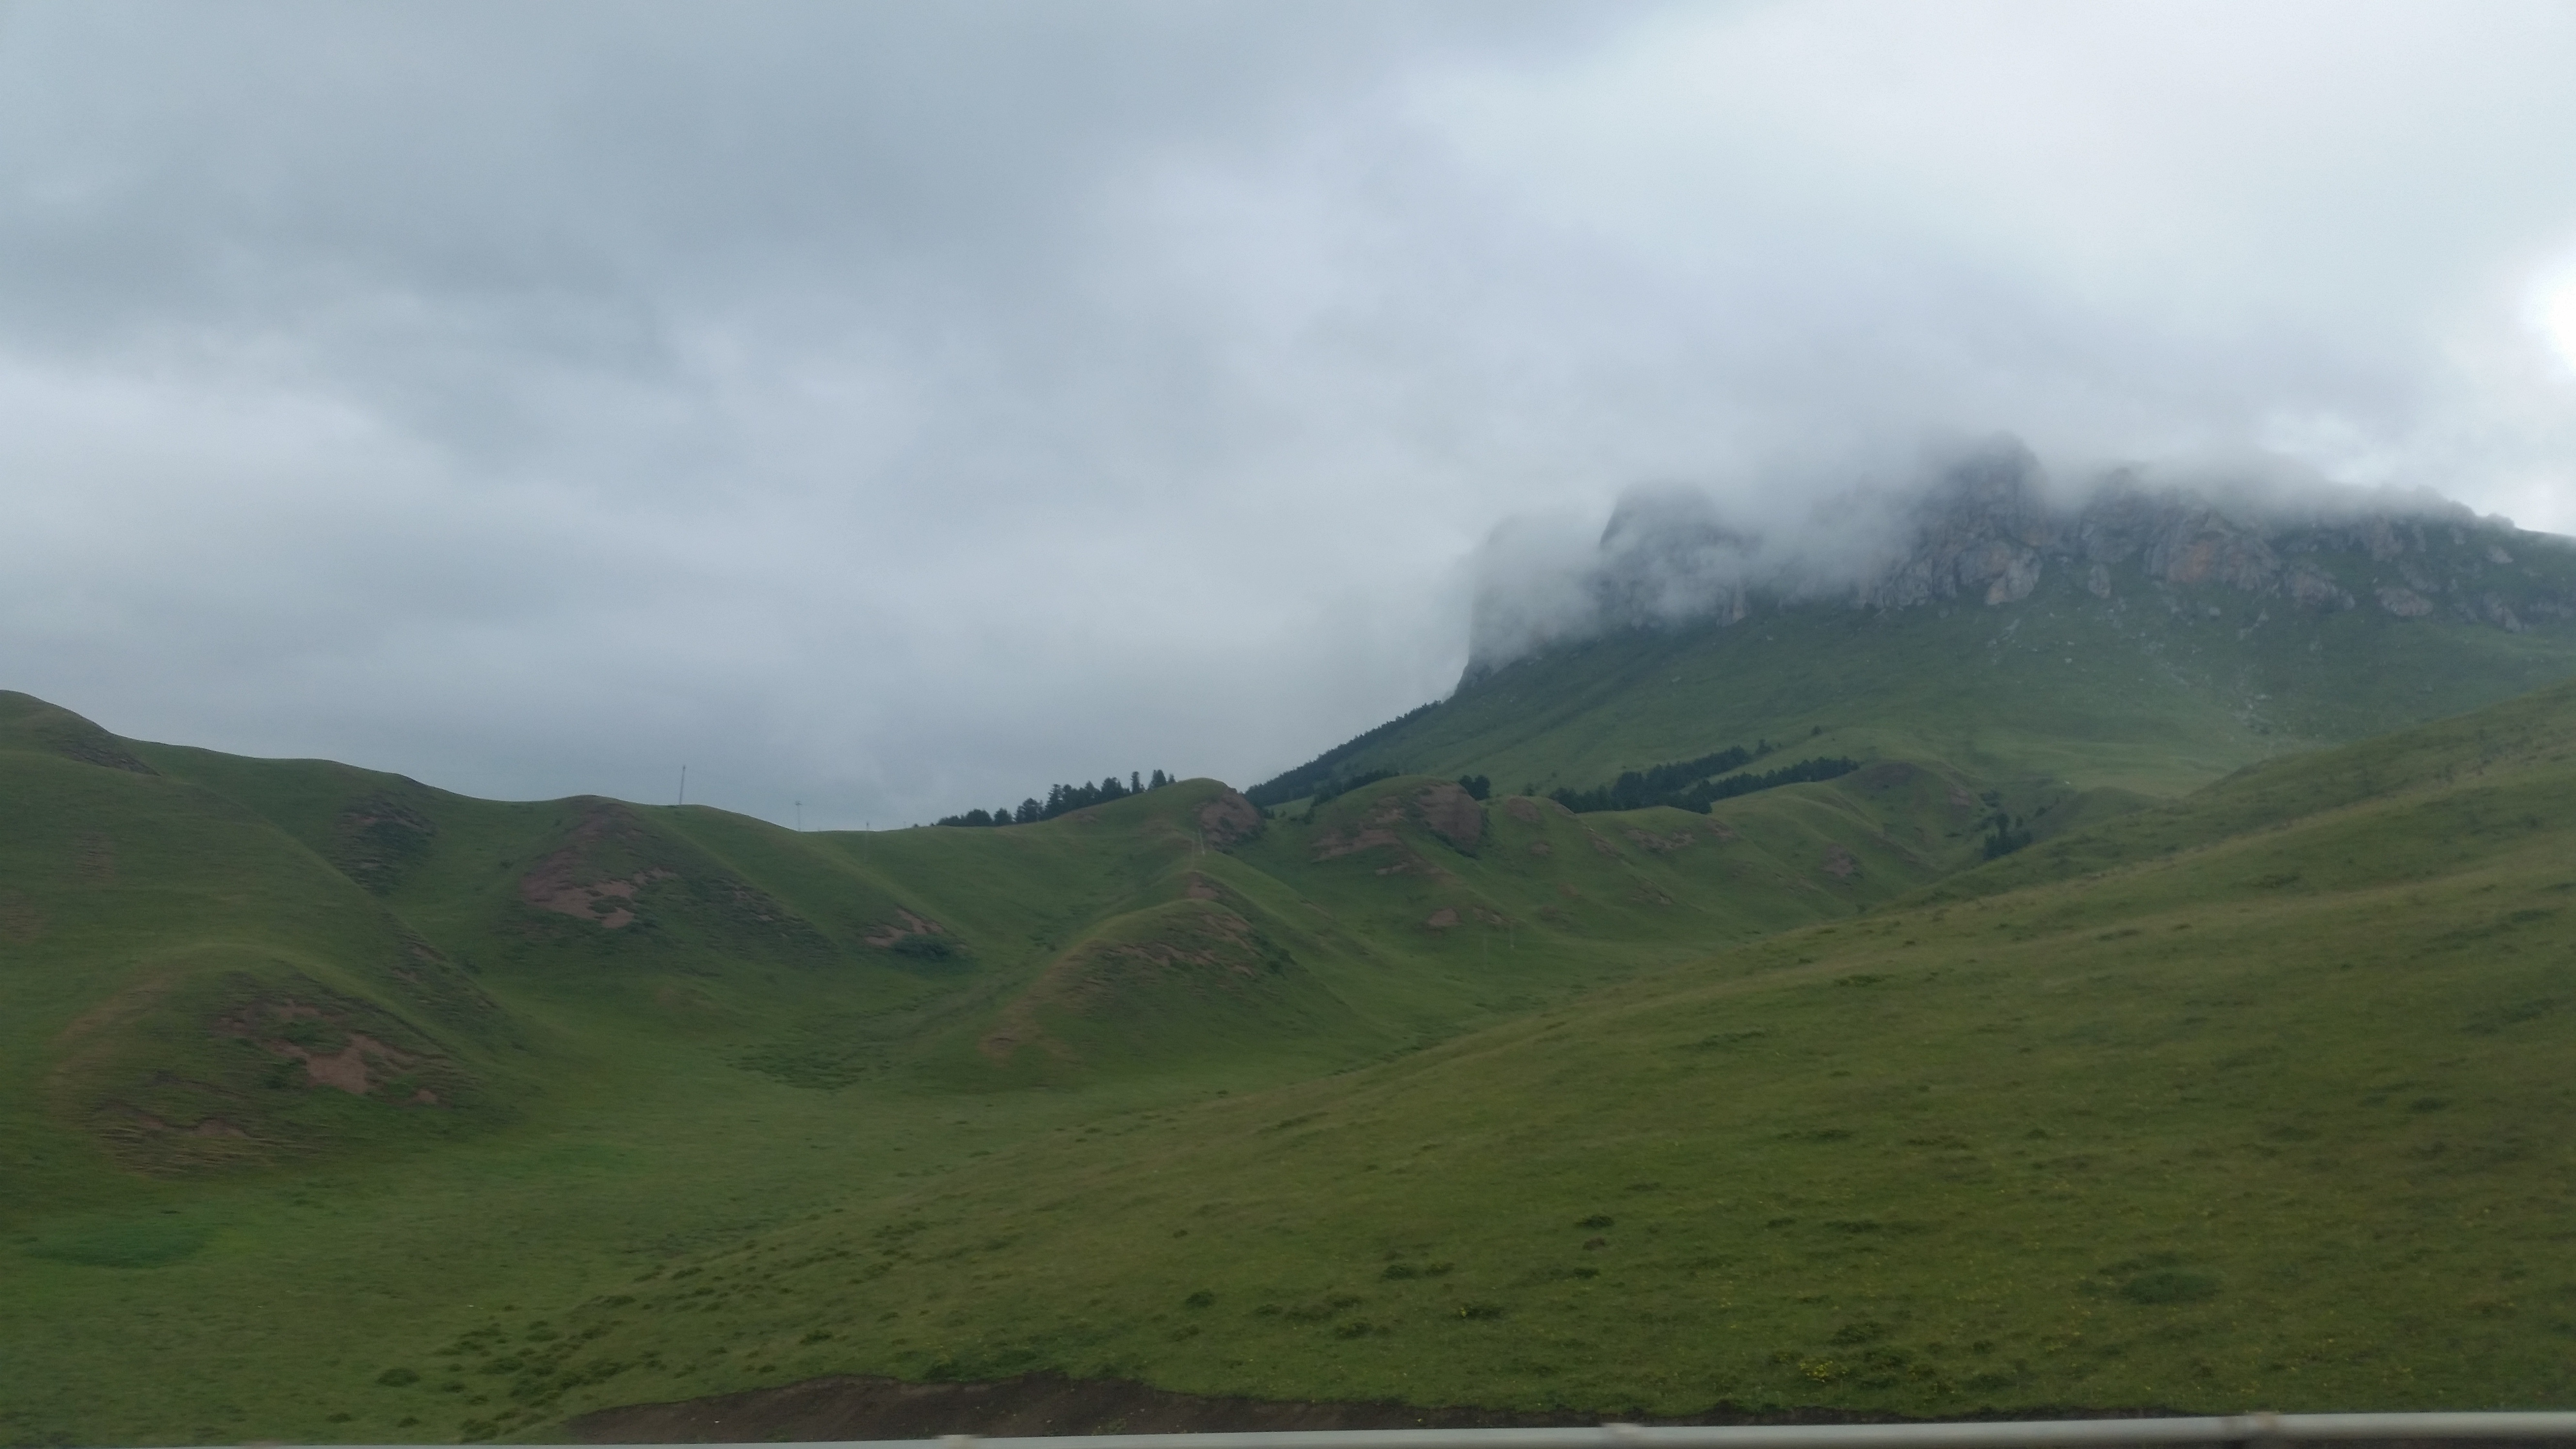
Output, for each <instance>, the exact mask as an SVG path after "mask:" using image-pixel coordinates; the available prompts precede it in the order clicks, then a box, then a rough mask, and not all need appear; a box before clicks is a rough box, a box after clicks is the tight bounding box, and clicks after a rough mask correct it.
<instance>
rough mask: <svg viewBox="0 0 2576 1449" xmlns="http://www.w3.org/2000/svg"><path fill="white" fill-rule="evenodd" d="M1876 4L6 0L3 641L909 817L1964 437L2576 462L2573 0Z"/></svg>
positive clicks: (1249, 734)
mask: <svg viewBox="0 0 2576 1449" xmlns="http://www.w3.org/2000/svg"><path fill="white" fill-rule="evenodd" d="M1869 13H1870V14H1871V15H1872V16H1874V17H1876V18H1875V19H1873V20H1872V21H1871V22H1870V23H1869V24H1866V25H1864V24H1858V23H1855V14H1854V12H1851V11H1849V10H1847V9H1846V8H1844V7H1842V6H1839V5H1835V4H1824V3H1818V4H1808V5H1787V6H1782V5H1755V6H1737V7H1698V6H1689V7H1664V6H1637V7H1624V8H1622V7H1599V6H1571V5H1525V6H1510V7H1496V6H1490V5H1421V6H1405V5H1385V4H1351V5H1344V6H1302V5H1301V6H1279V7H1249V6H1223V7H1220V6H1205V5H1195V4H1128V5H1093V6H1083V7H1067V6H1061V5H1054V4H1037V3H1010V4H1000V3H983V4H961V5H941V6H912V5H892V4H880V5H857V6H851V5H819V4H817V5H808V4H787V3H779V4H769V5H760V6H729V7H711V6H710V7H698V6H686V5H592V4H571V3H563V4H551V5H517V4H513V5H498V4H463V5H441V6H434V7H428V6H424V7H402V6H390V5H388V6H367V5H345V4H295V3H260V4H240V5H228V6H222V7H215V6H202V5H114V4H82V5H55V4H37V5H26V4H20V5H16V6H13V7H10V8H7V9H0V489H5V490H6V494H7V498H8V501H9V503H10V505H11V517H12V526H11V528H10V529H9V530H8V531H7V532H6V533H0V672H5V674H6V676H7V677H6V679H5V680H0V683H6V684H9V685H11V686H14V687H21V688H30V689H34V690H36V691H37V692H39V693H46V694H51V695H54V696H57V697H59V698H61V699H62V700H63V702H64V703H66V704H69V705H72V706H73V707H75V708H81V709H85V710H88V711H90V712H93V713H95V714H98V715H99V716H101V717H102V718H103V719H104V721H105V722H106V723H108V724H109V725H111V726H112V727H115V728H118V729H121V730H126V731H129V732H133V733H140V734H147V735H159V736H162V737H168V738H181V739H189V740H197V741H202V742H205V743H209V744H213V745H217V746H221V747H226V748H234V749H243V750H250V751H254V752H264V753H314V754H330V755H336V756H340V757H343V758H351V759H355V760H357V761H358V762H360V763H366V764H371V765H377V766H381V767H388V768H397V769H402V770H405V771H408V772H410V773H413V774H416V775H420V776H422V777H424V778H428V779H431V780H433V781H434V782H436V783H440V784H445V785H451V786H454V787H456V788H462V789H471V790H477V791H482V792H488V793H501V794H514V795H543V794H556V793H564V792H569V791H574V790H601V791H608V792H613V793H623V794H628V795H634V796H638V797H643V798H657V797H659V795H661V794H663V793H666V792H667V788H668V782H669V780H670V779H671V777H672V776H674V775H675V774H676V767H677V765H678V764H679V763H680V762H681V761H682V760H686V761H688V762H689V763H690V764H691V766H692V779H693V780H695V781H702V782H703V784H702V787H701V789H702V790H703V792H704V793H703V794H702V796H701V798H706V799H709V800H712V801H714V802H716V803H722V804H728V805H733V806H735V807H737V808H743V809H748V810H752V811H755V812H757V813H760V814H764V815H767V816H769V817H770V818H773V819H783V818H786V817H787V816H788V814H789V812H790V810H791V808H792V804H793V802H794V801H796V800H798V799H802V800H804V801H805V802H806V805H807V808H806V811H805V816H806V819H807V820H808V821H809V822H826V823H856V822H857V821H859V820H862V819H868V820H874V821H876V822H877V823H879V824H884V823H887V822H888V821H890V820H895V821H900V820H909V819H916V818H927V817H929V816H931V815H935V814H937V813H941V812H944V811H947V810H952V809H958V808H962V807H964V806H967V805H971V804H979V803H980V804H985V805H990V804H991V803H993V802H994V801H997V800H999V799H1002V798H1005V797H1008V798H1017V796H1018V795H1020V794H1024V793H1027V792H1028V791H1030V790H1032V789H1036V788H1040V787H1042V786H1043V785H1044V784H1046V783H1047V782H1048V781H1050V780H1054V779H1069V778H1073V777H1075V776H1090V777H1096V776H1097V775H1099V774H1100V773H1102V772H1104V771H1107V770H1110V769H1117V770H1121V771H1124V770H1127V769H1136V768H1146V769H1150V768H1155V767H1165V768H1172V769H1177V770H1182V771H1185V772H1202V771H1204V772H1213V773H1218V774H1223V775H1227V776H1229V777H1232V778H1236V779H1238V780H1245V779H1250V778H1254V777H1257V776H1259V775H1263V774H1266V773H1268V772H1270V771H1272V770H1275V769H1276V768H1278V767H1279V766H1281V765H1283V764H1285V763H1290V762H1293V760H1295V759H1297V758H1301V757H1303V756H1304V755H1306V754H1309V753H1311V752H1312V751H1313V749H1315V748H1316V747H1318V746H1319V745H1320V744H1323V743H1329V742H1330V741H1331V740H1333V739H1337V738H1341V737H1344V736H1347V735H1348V734H1350V733H1353V732H1355V731H1356V730H1357V729H1359V728H1363V727H1365V726H1367V725H1369V724H1373V723H1375V722H1377V721H1378V720H1379V719H1382V718H1384V717H1386V716H1388V715H1390V714H1392V713H1394V712H1396V711H1398V710H1400V709H1402V708H1405V707H1407V706H1409V705H1411V704H1413V703H1417V702H1419V701H1420V700H1421V699H1422V698H1425V697H1428V696H1430V695H1432V694H1436V693H1438V692H1439V691H1440V690H1441V689H1443V688H1445V687H1446V685H1447V683H1448V682H1449V681H1450V680H1452V679H1454V678H1455V677H1456V676H1457V673H1458V671H1459V669H1460V668H1461V666H1462V665H1463V664H1464V663H1465V662H1466V660H1467V658H1468V657H1469V651H1470V648H1471V647H1472V648H1473V649H1474V650H1475V651H1477V653H1478V654H1479V656H1482V655H1483V654H1486V653H1489V652H1492V651H1493V650H1496V649H1502V648H1520V647H1527V645H1528V644H1529V643H1530V642H1532V641H1535V640H1540V639H1543V638H1546V637H1552V636H1559V635H1562V634H1564V633H1566V632H1567V631H1569V630H1580V629H1588V628H1597V627H1601V626H1603V624H1604V623H1605V622H1611V621H1619V620H1628V619H1648V618H1663V617H1669V616H1674V615H1677V614H1681V613H1687V612H1689V611H1691V610H1694V609H1702V608H1706V607H1711V606H1712V605H1711V603H1710V601H1712V600H1717V599H1721V598H1723V597H1725V596H1726V595H1727V591H1728V590H1731V589H1735V588H1738V587H1740V586H1742V585H1743V583H1744V581H1745V580H1747V579H1750V580H1754V581H1757V582H1762V583H1763V586H1765V587H1774V586H1783V580H1784V579H1786V578H1787V577H1788V575H1787V574H1784V573H1783V572H1782V570H1784V569H1792V566H1793V565H1794V568H1795V569H1806V570H1809V571H1821V572H1823V573H1831V572H1832V571H1833V570H1835V569H1846V570H1847V569H1848V568H1849V567H1850V565H1849V563H1848V559H1849V558H1851V557H1858V556H1861V555H1865V554H1868V553H1869V551H1870V550H1871V549H1873V548H1878V547H1881V546H1882V543H1881V541H1880V540H1879V534H1880V533H1883V532H1884V531H1885V530H1886V529H1888V528H1892V527H1894V526H1895V525H1894V523H1893V522H1891V521H1890V520H1892V519H1894V518H1895V517H1896V516H1897V515H1895V514H1893V513H1891V512H1889V510H1888V509H1887V508H1886V507H1885V506H1881V504H1883V501H1884V500H1883V499H1882V500H1881V504H1872V505H1870V506H1868V507H1863V508H1857V509H1856V508H1854V507H1852V506H1849V504H1848V503H1847V502H1846V500H1849V499H1852V498H1854V497H1870V498H1876V497H1878V496H1879V495H1881V494H1886V493H1888V492H1889V491H1890V490H1891V489H1893V488H1895V487H1896V485H1897V484H1899V483H1901V482H1902V481H1903V480H1904V479H1906V478H1908V477H1911V476H1912V473H1911V472H1910V471H1909V470H1911V469H1913V468H1914V467H1915V466H1916V464H1915V459H1916V458H1917V456H1918V453H1919V450H1920V448H1921V446H1922V444H1921V439H1922V438H1923V437H1925V436H1926V435H1927V434H1935V435H1937V434H1940V433H1942V432H1943V430H1953V431H1957V432H1962V433H1965V434H1968V435H1975V434H1979V433H1982V432H1984V431H1986V430H1989V429H1993V428H1999V427H2000V428H2011V429H2014V430H2016V431H2018V432H2020V433H2022V434H2023V435H2024V436H2026V437H2028V438H2029V439H2030V440H2031V442H2032V444H2033V445H2034V446H2035V447H2036V448H2038V450H2039V451H2040V452H2041V453H2042V454H2043V455H2045V456H2047V457H2049V458H2050V459H2051V460H2052V463H2055V464H2058V465H2059V466H2058V467H2057V468H2056V471H2057V473H2058V474H2059V475H2060V476H2065V477H2079V476H2089V474H2090V472H2092V471H2097V470H2098V468H2099V467H2100V466H2101V465H2104V464H2107V463H2109V462H2113V461H2118V460H2127V459H2138V458H2160V457H2168V456H2176V455H2183V454H2218V453H2230V450H2233V452H2232V453H2230V456H2235V455H2242V454H2266V453H2268V454H2272V455H2281V456H2287V457H2289V458H2292V459H2294V460H2298V461H2301V462H2303V463H2304V464H2305V465H2307V466H2310V467H2312V468H2316V469H2320V470H2323V471H2325V472H2328V473H2332V474H2334V475H2336V476H2338V477H2344V478H2348V479H2352V480H2358V481H2363V482H2390V483H2397V484H2409V485H2412V484H2434V485H2438V486H2440V487H2442V488H2444V489H2446V490H2447V491H2451V492H2454V493H2458V494H2461V495H2462V496H2469V497H2471V498H2473V499H2474V500H2477V501H2478V502H2479V504H2480V506H2482V507H2498V506H2506V505H2508V504H2510V505H2511V507H2512V508H2513V509H2514V510H2516V511H2521V512H2525V513H2532V512H2533V511H2534V510H2535V509H2536V510H2537V515H2536V517H2532V518H2526V521H2539V522H2543V523H2547V522H2552V521H2564V520H2569V519H2576V507H2571V506H2569V505H2568V504H2566V503H2564V502H2562V501H2561V500H2562V499H2563V497H2564V490H2565V489H2566V487H2567V486H2568V480H2567V477H2566V465H2565V459H2566V458H2567V457H2570V456H2576V422H2571V420H2570V414H2569V406H2568V398H2567V392H2566V388H2565V386H2563V385H2562V384H2561V383H2560V382H2558V381H2556V380H2555V375H2554V374H2553V375H2550V376H2547V377H2544V376H2543V375H2542V374H2541V373H2540V372H2539V371H2537V370H2535V368H2534V367H2533V366H2528V365H2526V364H2527V363H2529V362H2530V361H2531V359H2530V358H2529V357H2526V356H2525V353H2526V352H2528V351H2529V348H2528V345H2527V344H2528V338H2527V337H2525V336H2524V334H2523V332H2522V331H2519V330H2517V329H2520V328H2523V327H2524V325H2525V324H2524V323H2522V322H2521V321H2520V320H2518V319H2519V317H2520V315H2521V314H2520V312H2518V311H2517V310H2516V309H2517V308H2520V307H2521V306H2522V302H2521V299H2520V296H2519V294H2518V293H2516V292H2515V291H2514V288H2515V287H2517V286H2520V285H2521V282H2520V281H2518V280H2517V279H2519V278H2521V277H2524V276H2525V275H2527V274H2531V273H2533V272H2534V270H2535V269H2537V268H2540V267H2541V266H2542V264H2543V263H2545V262H2547V261H2549V259H2550V258H2551V257H2553V256H2555V255H2557V253H2556V252H2554V251H2553V250H2552V249H2553V248H2576V162H2571V161H2570V160H2569V158H2568V154H2567V153H2566V151H2565V148H2564V147H2563V146H2559V145H2557V144H2556V143H2555V140H2554V138H2555V137H2558V136H2562V135H2564V134H2567V133H2568V131H2569V130H2570V129H2576V102H2571V101H2569V100H2568V99H2567V98H2566V97H2567V92H2566V88H2565V87H2564V86H2563V85H2560V84H2558V77H2559V76H2560V75H2562V74H2563V72H2564V69H2565V66H2564V64H2563V63H2562V62H2564V61H2567V60H2576V44H2572V43H2571V41H2570V37H2569V35H2568V33H2567V31H2568V27H2567V26H2566V24H2565V23H2564V21H2563V20H2562V19H2558V18H2553V16H2554V12H2545V11H2533V12H2522V11H2512V10H2509V9H2497V10H2493V11H2488V12H2482V13H2481V15H2480V16H2478V17H2476V18H2474V19H2455V18H2452V17H2450V16H2449V15H2447V14H2444V15H2441V16H2436V15H2435V13H2434V12H2432V11H2429V10H2428V11H2423V12H2415V11H2406V10H2372V11H2368V12H2353V11H2351V10H2349V9H2348V8H2345V7H2312V8H2301V7H2296V6H2292V7H2286V8H2283V9H2279V10H2267V11H2265V12H2262V13H2261V14H2259V15H2253V16H2243V17H2240V15H2239V13H2238V12H2235V11H2232V10H2229V11H2213V12H2210V13H2209V14H2208V15H2206V16H2203V17H2202V18H2201V19H2200V20H2198V21H2194V22H2192V23H2191V24H2189V25H2181V26H2179V27H2177V25H2176V22H2173V21H2171V20H2169V19H2168V18H2166V11H2165V9H2164V7H2135V8H2124V7H2100V8H2097V9H2094V10H2091V11H2089V12H2088V13H2087V16H2086V17H2084V18H2070V17H2068V16H2067V15H2066V14H2065V12H2062V11H2059V10H2057V9H2056V8H2054V7H2046V6H2018V7H2017V6H2011V5H2001V6H1994V5H1989V6H1976V5H1970V6H1962V7H1941V8H1939V9H1937V10H1936V9H1934V8H1932V7H1925V8H1923V9H1921V10H1911V9H1906V8H1903V7H1898V8H1895V9H1885V10H1874V11H1871V12H1869ZM2283 17H2288V18H2286V19H2285V18H2283ZM2159 27H2162V28H2163V29H2164V30H2170V29H2176V28H2179V29H2182V30H2186V31H2191V32H2192V35H2191V44H2190V45H2189V46H2185V45H2183V44H2182V43H2181V42H2180V41H2179V40H2173V39H2169V38H2168V39H2160V38H2159V36H2161V35H2162V30H2160V29H2159ZM2401 81H2402V83H2403V90H2404V93H2405V94H2407V95H2409V96H2410V97H2411V98H2412V100H2411V104H2410V106H2409V107H2408V108H2407V113H2406V116H2405V118H2404V122H2405V124H2404V125H2403V126H2402V127H2401V126H2398V124H2397V122H2396V121H2395V120H2393V119H2391V118H2390V116H2389V115H2388V114H2386V113H2387V112H2389V111H2390V109H2391V108H2388V107H2386V106H2385V105H2384V96H2385V95H2386V94H2388V93H2390V91H2389V87H2390V86H2391V85H2393V84H2397V83H2399V82H2401ZM2185 92H2188V93H2189V94H2190V95H2191V96H2192V97H2193V100H2192V103H2191V104H2190V105H2189V106H2181V105H2177V104H2173V103H2171V100H2170V98H2171V97H2172V96H2174V95H2176V94H2180V93H2185ZM2554 228H2566V230H2563V231H2562V230H2554ZM2500 299H2501V300H2500ZM2230 466H2233V465H2232V464H2231V465H2230ZM1651 480H1679V482H1678V483H1677V484H1668V485H1666V491H1665V492H1663V493H1661V494H1659V495H1653V497H1659V498H1660V499H1661V500H1662V501H1660V502H1655V501H1652V499H1651V498H1650V497H1649V496H1648V495H1643V494H1641V495H1638V496H1637V497H1636V498H1634V499H1632V500H1631V502H1630V503H1629V505H1628V506H1627V507H1626V509H1625V511H1624V512H1622V513H1620V514H1619V517H1620V519H1621V520H1622V521H1621V522H1620V523H1619V524H1618V525H1617V526H1616V527H1615V528H1613V529H1612V530H1611V539H1612V547H1611V555H1610V557H1611V560H1612V563H1611V565H1610V566H1609V567H1608V568H1607V571H1606V572H1603V573H1601V574H1600V576H1599V577H1598V578H1597V579H1592V576H1591V575H1590V574H1589V573H1587V570H1588V569H1590V568H1591V566H1592V563H1593V562H1594V561H1595V553H1594V550H1595V545H1596V541H1597V539H1598V537H1599V535H1600V533H1601V530H1602V527H1603V522H1602V521H1603V520H1605V519H1607V518H1608V517H1609V516H1610V514H1611V512H1612V510H1613V507H1614V500H1616V499H1617V498H1618V497H1619V496H1620V495H1622V493H1623V492H1625V491H1626V490H1629V489H1630V488H1632V487H1633V486H1634V485H1637V484H1640V483H1642V482H1649V481H1651ZM1673 487H1681V488H1683V489H1685V490H1686V491H1683V492H1673V491H1671V489H1672V488H1673ZM1872 490H1876V492H1875V493H1873V492H1872ZM1699 496H1704V497H1705V498H1707V499H1708V500H1711V501H1709V502H1707V503H1706V504H1702V503H1699V502H1694V501H1692V499H1693V498H1694V497H1699ZM1820 510H1821V512H1820ZM2553 510H2554V511H2553ZM1566 516H1572V517H1579V518H1583V519H1586V520H1589V521H1587V522H1585V523H1583V524H1581V525H1579V526H1569V527H1560V526H1556V525H1550V524H1547V523H1545V522H1543V521H1540V522H1532V523H1527V524H1521V523H1508V522H1498V521H1503V520H1512V519H1518V518H1524V517H1527V518H1531V519H1538V520H1544V519H1546V518H1548V517H1566ZM1650 517H1651V518H1652V519H1653V520H1654V522H1653V523H1652V526H1648V523H1649V519H1650ZM1721 530H1733V531H1734V533H1736V534H1738V535H1741V537H1740V538H1735V537H1729V536H1727V535H1726V534H1725V533H1723V532H1721ZM1874 530H1875V531H1874ZM1487 540H1490V542H1480V541H1487ZM1793 571H1794V569H1793ZM1587 579H1592V581H1591V582H1586V580H1587ZM1505 584H1509V585H1510V587H1509V588H1508V589H1506V588H1503V587H1502V586H1503V585H1505ZM1480 596H1481V597H1484V598H1486V599H1487V600H1488V601H1489V602H1488V604H1487V606H1486V607H1484V608H1483V609H1482V610H1481V611H1479V609H1478V606H1477V604H1476V602H1475V601H1476V600H1477V599H1478V598H1479V597H1480ZM1504 596H1508V597H1509V598H1510V599H1512V600H1514V602H1513V603H1512V604H1511V606H1510V608H1509V609H1508V610H1501V609H1498V608H1497V606H1494V605H1493V604H1492V603H1491V602H1490V601H1491V600H1492V599H1494V598H1496V597H1504ZM693 793H697V792H694V791H693Z"/></svg>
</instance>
